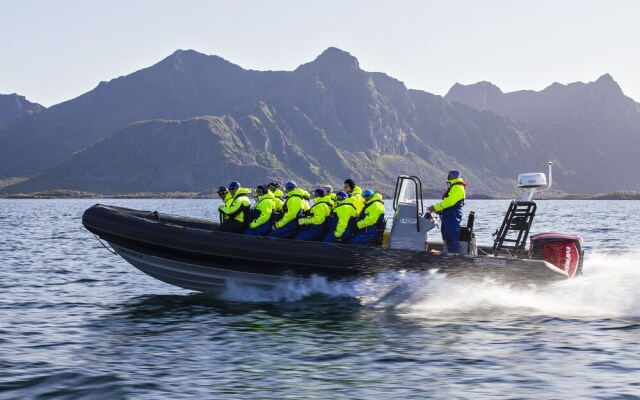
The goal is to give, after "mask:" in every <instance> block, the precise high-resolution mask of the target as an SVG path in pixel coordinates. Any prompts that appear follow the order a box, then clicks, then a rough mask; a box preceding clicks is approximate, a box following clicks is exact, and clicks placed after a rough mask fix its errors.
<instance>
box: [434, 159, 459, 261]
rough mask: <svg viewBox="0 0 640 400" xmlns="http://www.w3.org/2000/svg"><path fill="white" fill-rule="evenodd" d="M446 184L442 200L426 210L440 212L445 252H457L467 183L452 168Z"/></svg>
mask: <svg viewBox="0 0 640 400" xmlns="http://www.w3.org/2000/svg"><path fill="white" fill-rule="evenodd" d="M447 185H448V186H449V187H448V188H447V191H446V192H444V195H443V196H442V201H441V202H440V203H437V204H434V205H432V206H429V208H427V210H428V211H429V212H437V213H439V214H440V219H441V221H442V224H441V227H440V230H441V232H442V241H443V242H444V243H445V244H446V245H447V252H448V253H458V252H459V251H460V222H462V207H463V206H464V198H465V188H466V187H467V184H466V183H465V182H464V181H463V180H462V178H461V177H460V171H458V170H452V171H449V174H448V175H447Z"/></svg>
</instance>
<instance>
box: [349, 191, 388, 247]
mask: <svg viewBox="0 0 640 400" xmlns="http://www.w3.org/2000/svg"><path fill="white" fill-rule="evenodd" d="M362 198H364V200H365V203H364V209H363V210H362V212H361V213H360V215H359V217H358V224H357V226H358V230H357V231H356V232H355V234H354V236H353V237H352V238H351V241H350V242H349V243H350V244H376V243H377V241H378V233H379V230H378V225H379V223H380V222H381V221H382V220H384V203H383V202H382V195H381V194H380V193H373V190H371V189H367V190H365V191H364V192H363V193H362Z"/></svg>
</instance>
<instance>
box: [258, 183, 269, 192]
mask: <svg viewBox="0 0 640 400" xmlns="http://www.w3.org/2000/svg"><path fill="white" fill-rule="evenodd" d="M258 190H260V191H262V193H267V192H268V191H269V188H268V187H267V185H264V184H262V185H258V187H257V188H256V192H257V191H258Z"/></svg>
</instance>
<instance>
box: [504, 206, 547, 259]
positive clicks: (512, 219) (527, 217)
mask: <svg viewBox="0 0 640 400" xmlns="http://www.w3.org/2000/svg"><path fill="white" fill-rule="evenodd" d="M536 207H537V206H536V203H535V202H533V201H515V200H514V201H512V202H511V204H510V205H509V209H508V210H507V213H506V214H505V216H504V220H503V221H502V226H500V229H498V230H497V231H496V232H495V233H494V234H493V235H494V236H495V239H494V240H493V254H494V255H497V254H498V252H500V251H501V250H506V251H507V252H509V253H510V254H513V255H520V254H523V253H524V252H525V245H526V244H527V237H528V236H529V230H530V229H531V224H532V223H533V217H534V216H535V215H536Z"/></svg>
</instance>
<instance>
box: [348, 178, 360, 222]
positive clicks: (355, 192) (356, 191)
mask: <svg viewBox="0 0 640 400" xmlns="http://www.w3.org/2000/svg"><path fill="white" fill-rule="evenodd" d="M343 187H344V191H345V192H347V193H348V194H349V197H353V204H354V205H355V206H356V211H357V212H358V214H360V213H361V212H362V208H363V207H364V199H363V198H362V189H360V188H359V187H358V186H356V184H355V182H354V181H353V179H351V178H349V179H347V180H346V181H344V186H343Z"/></svg>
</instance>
